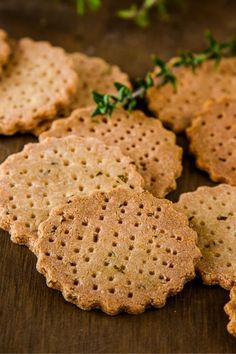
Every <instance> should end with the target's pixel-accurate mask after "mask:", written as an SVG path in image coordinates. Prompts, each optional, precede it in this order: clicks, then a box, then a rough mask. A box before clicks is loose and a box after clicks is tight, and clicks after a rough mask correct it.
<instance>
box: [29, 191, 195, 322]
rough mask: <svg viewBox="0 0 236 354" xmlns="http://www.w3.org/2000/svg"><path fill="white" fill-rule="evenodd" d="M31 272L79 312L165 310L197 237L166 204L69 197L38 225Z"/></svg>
mask: <svg viewBox="0 0 236 354" xmlns="http://www.w3.org/2000/svg"><path fill="white" fill-rule="evenodd" d="M39 235H40V237H39V239H38V242H37V245H36V255H37V256H38V262H37V269H38V271H39V272H41V273H42V274H44V275H45V277H46V279H47V285H48V286H50V287H53V288H56V289H59V290H61V291H62V293H63V295H64V297H65V299H66V300H68V301H71V302H73V303H74V304H76V305H77V306H79V307H80V308H81V309H84V310H91V309H93V308H100V309H102V310H103V311H104V312H106V313H107V314H110V315H115V314H117V313H119V312H121V311H125V312H129V313H133V314H137V313H141V312H143V311H144V310H145V308H146V307H150V306H154V307H161V306H164V304H165V302H166V298H167V296H170V295H174V294H176V293H177V292H179V291H180V290H182V288H183V286H184V284H185V282H186V281H188V280H191V279H192V278H193V277H194V275H195V272H194V265H195V263H196V262H197V261H198V259H199V257H200V251H199V249H198V248H197V246H196V243H195V242H196V233H195V232H194V231H193V230H191V229H190V228H189V226H188V221H187V218H186V217H185V215H183V214H180V213H178V212H176V210H175V209H174V208H173V206H172V203H171V202H169V201H167V200H164V199H156V198H155V197H153V196H152V195H151V194H149V193H148V192H143V193H139V192H131V191H127V190H122V189H118V190H114V191H110V192H109V193H101V192H96V193H94V194H92V195H90V196H86V197H75V198H72V200H70V201H68V204H67V205H64V206H61V207H58V208H55V209H53V210H52V212H51V214H50V217H49V219H48V220H47V221H46V222H44V223H43V224H41V225H40V231H39Z"/></svg>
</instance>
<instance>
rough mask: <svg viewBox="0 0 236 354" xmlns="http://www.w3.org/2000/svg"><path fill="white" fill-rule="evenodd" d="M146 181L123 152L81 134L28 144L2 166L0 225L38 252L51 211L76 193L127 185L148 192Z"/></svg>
mask: <svg viewBox="0 0 236 354" xmlns="http://www.w3.org/2000/svg"><path fill="white" fill-rule="evenodd" d="M142 182H143V180H142V177H141V176H140V175H139V174H138V173H137V172H136V169H135V167H134V165H133V162H132V161H131V160H130V159H129V158H128V157H125V156H124V155H123V154H122V153H121V151H120V149H119V148H115V147H108V146H106V145H104V144H103V143H102V142H100V141H99V140H97V139H94V138H88V139H83V138H79V137H76V136H70V137H65V138H62V139H57V138H49V139H46V140H45V141H43V142H41V143H37V144H28V145H25V147H24V149H23V151H22V152H20V153H17V154H14V155H11V156H9V157H8V158H7V160H6V161H5V162H4V163H3V164H2V165H1V167H0V194H1V200H0V227H2V228H3V229H4V230H6V231H9V232H10V234H11V239H12V241H13V242H16V243H19V244H26V245H28V246H29V247H31V248H33V244H34V241H35V240H36V238H37V231H38V226H39V224H40V223H41V222H42V221H44V220H46V219H47V217H48V215H49V211H50V210H51V208H53V207H55V206H57V205H60V204H61V203H63V202H65V200H66V198H68V197H70V196H72V195H75V194H88V193H90V192H93V191H96V190H102V191H109V190H110V189H112V188H117V187H119V186H122V187H124V188H130V189H134V190H136V189H137V190H139V191H140V190H142V187H141V185H142Z"/></svg>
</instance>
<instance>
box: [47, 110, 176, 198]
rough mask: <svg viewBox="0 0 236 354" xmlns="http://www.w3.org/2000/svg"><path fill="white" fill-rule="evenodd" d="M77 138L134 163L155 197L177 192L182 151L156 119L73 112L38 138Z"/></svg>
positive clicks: (119, 113)
mask: <svg viewBox="0 0 236 354" xmlns="http://www.w3.org/2000/svg"><path fill="white" fill-rule="evenodd" d="M68 134H78V135H80V136H88V135H89V136H94V137H97V138H99V139H100V140H102V141H103V142H105V143H106V144H108V145H117V146H119V147H120V149H121V151H122V152H123V154H125V155H128V156H130V157H131V159H132V160H134V162H135V164H136V167H137V169H138V171H139V173H140V174H141V175H142V176H143V178H144V181H145V188H146V189H147V190H149V191H150V192H151V193H153V194H154V195H155V196H157V197H164V196H165V195H166V194H167V193H169V192H170V191H172V190H173V189H175V188H176V178H178V177H179V176H180V175H181V172H182V164H181V158H182V149H181V148H180V147H179V146H177V145H176V137H175V135H174V134H173V133H172V132H170V131H167V130H166V129H164V128H163V126H162V124H161V122H160V121H159V120H157V119H153V118H149V117H147V116H145V114H144V113H143V112H141V111H133V112H130V113H129V112H127V111H125V110H123V109H119V110H116V111H114V112H113V114H112V117H111V118H109V117H107V116H97V117H96V118H95V119H92V118H91V109H90V108H87V109H81V110H76V111H74V112H73V113H72V115H71V117H70V118H68V119H63V120H58V121H55V122H54V123H53V125H52V127H51V129H50V130H48V131H47V132H45V133H44V134H42V135H41V136H40V139H44V138H45V137H48V136H57V137H61V136H65V135H68Z"/></svg>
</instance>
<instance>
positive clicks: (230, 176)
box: [187, 98, 236, 186]
mask: <svg viewBox="0 0 236 354" xmlns="http://www.w3.org/2000/svg"><path fill="white" fill-rule="evenodd" d="M235 119H236V99H230V98H224V99H221V100H220V101H218V102H213V103H210V104H207V105H206V106H205V109H204V112H202V113H201V114H199V115H198V117H196V119H194V121H193V122H192V125H191V127H190V128H189V129H188V130H187V134H188V137H189V139H190V150H191V152H192V153H193V154H194V155H195V156H196V164H197V166H198V167H199V168H201V169H202V170H205V171H207V172H208V173H209V175H210V178H211V179H212V180H213V181H219V182H225V183H229V184H231V185H234V186H236V154H235V151H236V124H235ZM203 142H204V143H203Z"/></svg>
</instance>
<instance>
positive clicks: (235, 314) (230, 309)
mask: <svg viewBox="0 0 236 354" xmlns="http://www.w3.org/2000/svg"><path fill="white" fill-rule="evenodd" d="M224 310H225V312H226V313H227V315H228V316H229V319H230V322H229V323H228V326H227V329H228V332H229V333H230V334H232V335H233V336H235V337H236V285H235V286H233V287H232V289H231V291H230V301H229V302H228V303H227V304H226V305H225V307H224Z"/></svg>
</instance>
